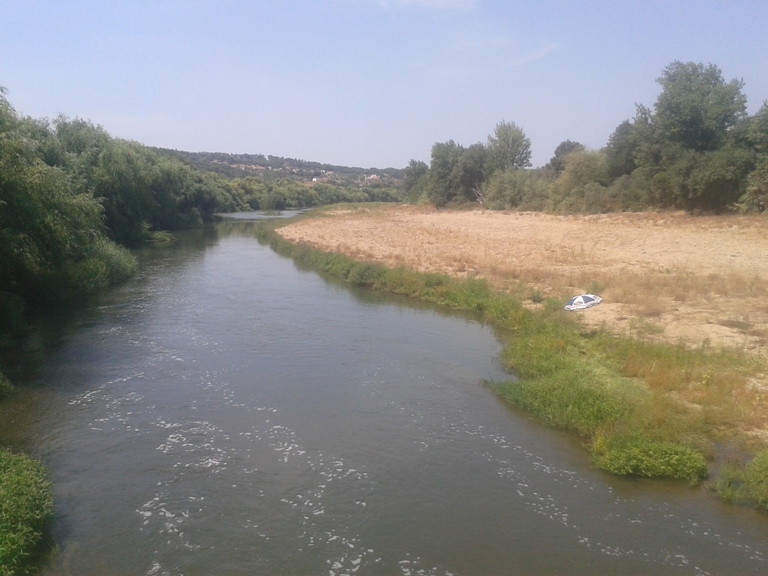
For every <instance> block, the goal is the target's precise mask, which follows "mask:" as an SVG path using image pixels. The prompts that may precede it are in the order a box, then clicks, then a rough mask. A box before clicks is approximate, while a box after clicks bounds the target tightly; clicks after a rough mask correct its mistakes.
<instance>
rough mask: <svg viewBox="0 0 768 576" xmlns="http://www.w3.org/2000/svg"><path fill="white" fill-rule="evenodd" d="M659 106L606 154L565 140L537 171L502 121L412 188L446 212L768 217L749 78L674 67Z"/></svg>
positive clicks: (524, 144) (415, 173)
mask: <svg viewBox="0 0 768 576" xmlns="http://www.w3.org/2000/svg"><path fill="white" fill-rule="evenodd" d="M657 82H658V83H659V84H660V85H661V88H662V90H661V93H660V95H659V97H658V98H657V100H656V103H655V104H654V106H653V107H652V108H648V107H646V106H643V105H637V107H636V114H635V116H634V118H632V119H630V120H625V121H624V122H622V123H621V124H619V126H618V127H617V128H616V129H615V130H614V132H613V133H612V134H611V136H610V138H609V139H608V143H607V144H606V146H605V147H603V148H602V149H600V150H589V149H587V148H586V147H585V146H583V145H582V144H580V143H578V142H573V141H571V140H565V141H564V142H562V143H561V144H560V145H559V146H558V147H557V148H556V149H555V151H554V155H553V156H552V158H551V160H550V161H549V163H548V164H547V165H546V166H544V167H542V168H538V169H533V170H532V169H528V168H530V166H531V162H530V158H531V143H530V140H529V139H528V138H527V137H526V135H525V132H524V131H523V129H522V128H521V127H519V126H518V125H517V124H515V123H514V122H506V121H502V122H500V123H499V124H497V125H496V128H495V130H494V133H493V134H492V135H491V136H489V137H488V139H487V142H486V143H482V142H480V143H477V144H473V145H471V146H469V147H466V148H465V147H463V146H461V145H458V144H456V143H455V142H454V141H453V140H451V141H448V142H442V143H440V142H438V143H435V144H434V145H433V146H432V155H431V161H430V164H429V165H427V164H426V163H425V162H421V161H417V160H411V161H410V163H409V165H408V167H407V168H406V169H405V176H404V184H403V187H404V191H405V194H406V196H407V198H408V199H409V200H410V201H411V202H429V203H432V204H433V205H435V206H437V207H442V206H447V205H456V204H462V203H468V202H478V203H480V204H481V205H483V206H485V207H488V208H494V209H519V210H547V211H552V212H586V213H598V212H610V211H620V210H625V211H626V210H629V211H638V210H647V209H681V210H686V211H689V212H692V213H722V212H725V211H743V212H750V211H763V210H764V209H765V203H766V202H768V101H766V102H764V103H763V105H762V106H761V108H760V109H759V110H758V112H757V113H756V114H754V115H752V116H750V115H748V114H747V112H746V104H747V99H746V97H745V96H744V94H743V92H742V90H743V85H744V84H743V81H741V80H736V79H734V80H730V81H726V80H725V79H724V78H723V75H722V72H721V70H720V69H719V68H718V67H717V66H715V65H713V64H708V65H704V64H699V63H694V62H685V63H684V62H678V61H676V62H672V63H671V64H669V65H668V66H667V67H666V68H664V70H663V72H662V74H661V76H660V77H659V78H658V80H657Z"/></svg>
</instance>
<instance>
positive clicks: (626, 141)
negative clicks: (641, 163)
mask: <svg viewBox="0 0 768 576" xmlns="http://www.w3.org/2000/svg"><path fill="white" fill-rule="evenodd" d="M604 152H605V155H606V162H607V163H608V174H609V175H610V176H611V178H618V177H619V176H624V175H625V174H632V172H633V171H634V170H635V168H636V167H637V165H636V164H635V154H636V152H637V136H636V133H635V125H634V124H633V123H632V122H630V121H629V120H624V122H622V123H621V124H619V125H618V127H617V128H616V130H614V131H613V134H611V135H610V137H609V138H608V144H607V145H606V146H605V148H604Z"/></svg>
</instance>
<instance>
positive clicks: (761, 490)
mask: <svg viewBox="0 0 768 576" xmlns="http://www.w3.org/2000/svg"><path fill="white" fill-rule="evenodd" d="M714 489H715V491H716V492H717V493H718V495H719V496H720V497H721V498H722V499H723V500H726V501H728V502H735V503H739V504H750V505H753V506H757V507H758V508H762V509H763V510H768V449H766V450H763V451H762V452H760V453H759V454H758V455H757V456H755V457H754V458H753V459H752V461H751V462H749V463H748V464H746V465H745V466H740V465H735V464H730V465H727V466H725V467H724V468H723V470H722V472H721V476H720V480H719V481H718V482H717V483H715V485H714Z"/></svg>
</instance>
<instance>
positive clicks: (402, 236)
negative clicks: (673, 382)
mask: <svg viewBox="0 0 768 576" xmlns="http://www.w3.org/2000/svg"><path fill="white" fill-rule="evenodd" d="M279 233H280V235H282V236H283V237H284V238H286V239H287V240H290V241H293V242H298V243H301V244H306V245H310V246H313V247H315V248H318V249H321V250H325V251H333V252H341V253H344V254H347V255H349V256H352V257H353V258H355V259H357V260H361V261H369V262H378V263H381V264H384V265H387V266H406V267H409V268H413V269H416V270H420V271H435V272H442V273H446V274H450V275H453V276H468V275H474V276H479V277H483V278H487V279H488V281H489V282H490V283H491V284H492V285H493V286H494V287H496V288H498V289H502V290H515V291H518V292H520V293H521V295H522V296H523V297H526V298H531V299H532V300H538V299H539V298H538V296H539V295H542V296H554V297H557V298H561V299H563V302H565V300H567V298H568V297H570V296H571V295H575V294H578V293H581V292H590V291H592V292H598V293H599V294H600V295H601V296H602V297H603V298H604V303H603V304H601V305H600V306H597V307H595V308H591V309H589V310H587V311H585V312H583V313H579V314H580V315H581V316H582V319H583V321H584V322H586V323H587V324H590V325H604V326H606V327H607V328H608V329H610V330H612V331H615V332H619V333H622V332H624V333H626V332H634V333H636V334H643V335H645V336H647V337H649V338H657V339H660V340H663V341H668V342H684V343H686V344H692V345H700V344H702V343H704V342H709V343H711V344H713V345H726V346H737V347H739V348H743V349H746V350H748V351H751V352H754V353H765V352H767V351H768V217H764V216H720V217H692V216H688V215H686V214H684V213H639V214H636V213H633V214H626V213H622V214H607V215H596V216H553V215H547V214H539V213H529V212H522V213H518V212H493V211H487V210H471V211H447V210H440V211H437V210H433V209H429V208H424V207H413V206H387V207H376V208H368V209H360V210H337V211H331V212H326V213H325V214H324V215H323V216H322V217H318V218H312V219H306V220H301V221H297V222H294V223H291V224H289V225H288V226H286V227H284V228H281V229H279ZM530 305H532V306H533V305H534V304H533V303H532V302H531V303H530Z"/></svg>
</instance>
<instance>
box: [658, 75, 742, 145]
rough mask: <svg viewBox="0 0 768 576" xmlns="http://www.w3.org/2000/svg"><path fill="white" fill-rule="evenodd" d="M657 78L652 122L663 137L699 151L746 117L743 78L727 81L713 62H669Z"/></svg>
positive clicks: (718, 141) (719, 142) (719, 140)
mask: <svg viewBox="0 0 768 576" xmlns="http://www.w3.org/2000/svg"><path fill="white" fill-rule="evenodd" d="M657 82H658V83H659V84H661V87H662V91H661V94H660V95H659V97H658V99H657V100H656V104H655V105H654V114H653V123H654V126H655V127H656V129H657V130H658V131H659V134H660V136H661V138H662V139H663V140H667V141H670V142H677V143H679V144H681V145H682V146H683V147H684V148H688V149H692V150H697V151H700V152H701V151H706V150H716V149H717V148H719V147H720V146H722V145H723V144H724V142H725V139H726V133H727V131H728V129H729V128H731V127H733V126H735V125H736V124H737V123H738V122H739V121H741V120H743V119H744V118H745V117H746V105H747V99H746V97H745V96H744V94H743V93H742V91H741V90H742V88H743V86H744V82H743V81H741V80H735V79H734V80H731V81H729V82H726V81H725V80H724V79H723V75H722V72H721V71H720V69H719V68H718V67H717V66H715V65H714V64H708V65H706V66H705V65H704V64H696V63H694V62H686V63H683V62H678V61H676V62H672V63H671V64H670V65H668V66H667V67H666V68H665V69H664V72H663V73H662V75H661V77H660V78H659V79H658V80H657Z"/></svg>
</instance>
